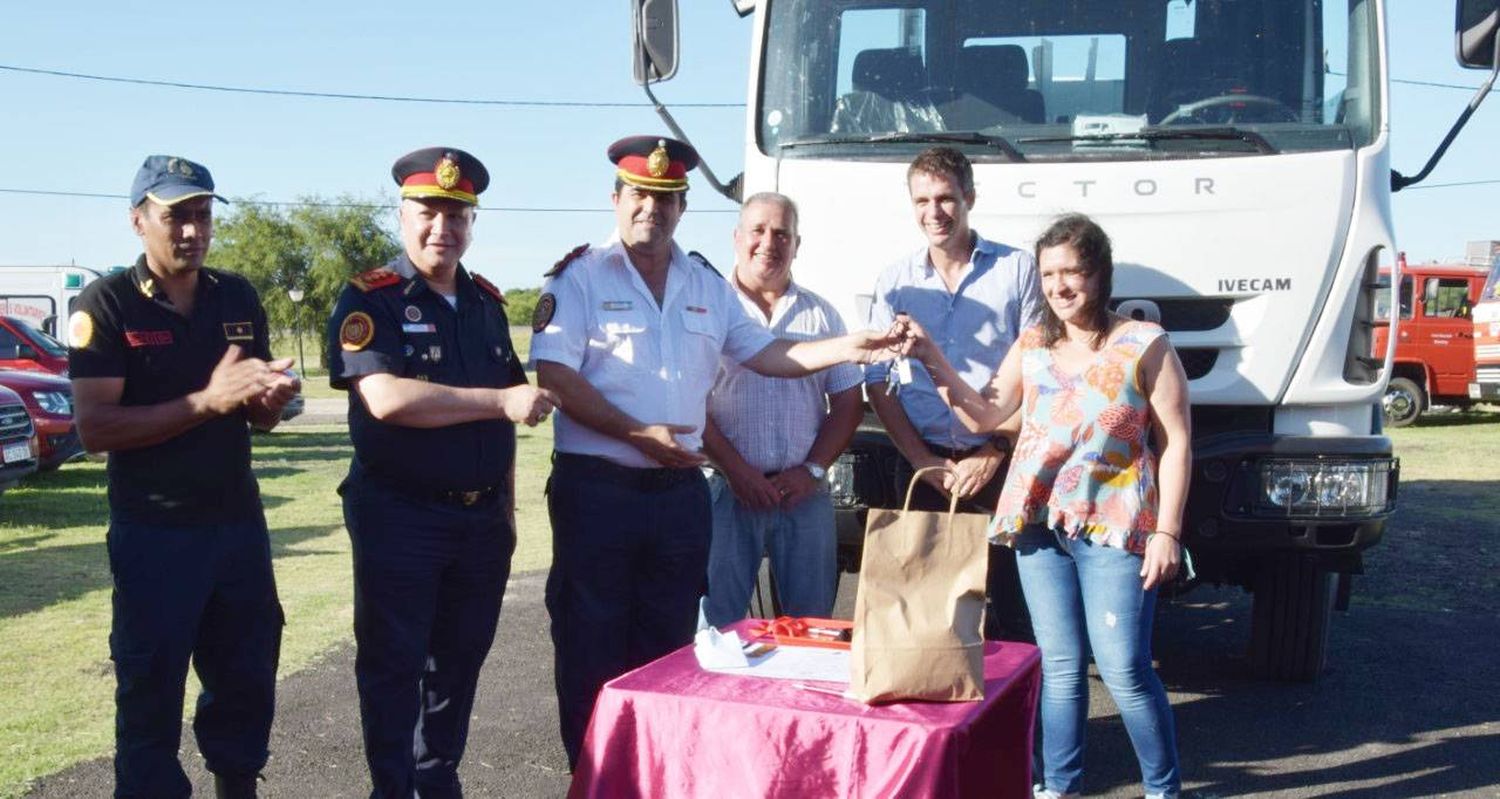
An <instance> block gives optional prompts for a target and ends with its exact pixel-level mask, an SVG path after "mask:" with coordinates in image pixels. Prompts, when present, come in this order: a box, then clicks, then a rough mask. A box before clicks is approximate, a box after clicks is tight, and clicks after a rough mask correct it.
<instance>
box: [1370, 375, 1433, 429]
mask: <svg viewBox="0 0 1500 799" xmlns="http://www.w3.org/2000/svg"><path fill="white" fill-rule="evenodd" d="M1426 406H1427V392H1425V391H1423V390H1422V387H1421V386H1419V385H1417V384H1416V382H1415V381H1413V380H1409V379H1407V378H1405V377H1393V378H1391V384H1390V385H1389V386H1387V387H1386V389H1385V397H1384V398H1382V399H1381V401H1380V407H1381V409H1382V410H1384V411H1385V424H1386V426H1387V427H1406V426H1407V425H1409V424H1411V423H1412V422H1415V421H1416V420H1417V419H1418V418H1419V417H1421V415H1422V409H1423V408H1425V407H1426Z"/></svg>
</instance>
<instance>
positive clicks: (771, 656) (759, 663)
mask: <svg viewBox="0 0 1500 799" xmlns="http://www.w3.org/2000/svg"><path fill="white" fill-rule="evenodd" d="M748 660H749V665H747V666H733V667H731V666H705V667H704V668H706V669H708V670H709V671H716V672H719V673H720V674H738V675H741V676H744V677H766V678H768V679H772V680H815V681H820V682H833V683H839V684H842V685H848V684H849V650H847V649H823V648H820V647H814V646H778V647H776V648H775V649H773V650H771V651H770V652H767V653H766V654H764V655H760V656H757V657H752V658H749V659H748Z"/></svg>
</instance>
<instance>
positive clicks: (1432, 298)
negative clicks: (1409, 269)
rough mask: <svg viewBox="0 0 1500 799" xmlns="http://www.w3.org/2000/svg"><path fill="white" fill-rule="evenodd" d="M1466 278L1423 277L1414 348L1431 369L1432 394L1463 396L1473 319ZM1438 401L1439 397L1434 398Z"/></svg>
mask: <svg viewBox="0 0 1500 799" xmlns="http://www.w3.org/2000/svg"><path fill="white" fill-rule="evenodd" d="M1469 283H1470V281H1469V280H1468V278H1463V277H1427V278H1425V279H1424V281H1423V287H1422V299H1421V304H1420V307H1419V309H1418V314H1419V320H1418V322H1417V324H1415V325H1413V326H1412V327H1413V328H1415V331H1414V333H1415V334H1416V335H1417V336H1419V340H1418V343H1417V347H1418V351H1419V353H1420V354H1421V356H1422V360H1424V361H1426V362H1427V365H1428V366H1429V367H1430V368H1431V369H1432V375H1433V383H1434V385H1432V386H1431V387H1430V389H1429V390H1430V393H1431V394H1432V395H1433V396H1434V397H1441V396H1445V395H1446V396H1453V395H1458V396H1466V395H1467V393H1468V384H1469V379H1470V376H1471V375H1472V373H1473V371H1474V322H1473V321H1472V319H1471V318H1470V312H1469V309H1470V308H1472V307H1473V298H1472V297H1471V288H1470V285H1469ZM1434 401H1438V402H1441V400H1434Z"/></svg>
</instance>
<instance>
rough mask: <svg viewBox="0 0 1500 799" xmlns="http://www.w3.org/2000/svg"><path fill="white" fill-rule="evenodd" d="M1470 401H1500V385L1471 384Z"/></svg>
mask: <svg viewBox="0 0 1500 799" xmlns="http://www.w3.org/2000/svg"><path fill="white" fill-rule="evenodd" d="M1469 399H1471V400H1479V401H1480V402H1492V401H1496V400H1500V383H1470V384H1469Z"/></svg>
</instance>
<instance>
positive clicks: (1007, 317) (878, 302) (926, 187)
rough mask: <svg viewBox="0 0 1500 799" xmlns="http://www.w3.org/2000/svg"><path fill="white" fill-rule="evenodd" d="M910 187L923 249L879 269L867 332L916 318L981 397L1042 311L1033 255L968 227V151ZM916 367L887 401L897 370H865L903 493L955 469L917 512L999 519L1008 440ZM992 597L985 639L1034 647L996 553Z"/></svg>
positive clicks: (1009, 562) (939, 156)
mask: <svg viewBox="0 0 1500 799" xmlns="http://www.w3.org/2000/svg"><path fill="white" fill-rule="evenodd" d="M906 182H907V189H908V191H909V192H910V194H911V202H912V210H913V212H914V213H915V216H916V221H917V224H918V226H920V227H921V229H922V233H923V235H925V236H926V237H927V246H926V247H924V248H922V249H921V250H918V251H917V252H914V253H912V254H911V255H910V256H907V257H906V258H903V259H901V260H900V261H898V262H896V263H894V264H892V265H891V266H890V267H888V268H887V269H886V270H885V271H884V272H883V273H881V275H880V279H879V280H878V281H876V284H875V299H874V302H873V304H872V305H871V307H870V320H869V327H870V328H871V329H872V330H885V329H887V328H889V326H890V325H891V323H892V322H893V321H894V320H895V317H896V314H898V313H905V314H908V315H909V316H911V317H912V318H913V319H915V320H916V321H917V322H918V323H919V324H921V325H922V327H923V328H925V329H926V330H927V332H928V334H929V335H931V336H932V338H933V339H934V340H935V341H937V342H938V343H939V344H940V345H941V346H942V348H943V354H944V355H946V356H947V358H948V360H949V361H950V362H951V363H953V365H954V366H955V367H957V368H958V370H959V373H960V374H962V375H963V378H964V382H966V383H968V384H969V385H970V386H973V387H974V388H975V389H977V390H981V391H982V390H983V389H984V387H985V386H986V385H988V384H989V382H990V379H991V378H992V377H993V376H994V374H995V371H996V370H997V369H999V367H1000V362H1001V361H1002V360H1004V359H1005V353H1006V352H1008V351H1009V350H1010V347H1011V345H1012V344H1014V343H1015V340H1016V337H1017V336H1019V335H1020V333H1021V330H1022V328H1024V327H1025V326H1026V325H1028V324H1031V323H1032V321H1033V320H1034V317H1035V313H1036V311H1037V308H1038V307H1039V305H1040V303H1041V290H1040V284H1039V280H1038V278H1037V272H1036V262H1035V259H1033V258H1032V256H1031V253H1029V252H1026V251H1025V250H1018V249H1015V248H1014V247H1009V246H1006V245H1004V244H1000V243H998V242H993V241H989V240H987V239H985V238H984V237H982V236H980V235H979V234H978V233H977V232H975V231H974V229H973V228H971V227H970V226H969V211H970V210H972V209H973V207H974V198H975V195H974V168H973V166H972V165H971V164H970V163H969V159H968V158H967V157H965V156H964V155H963V153H960V152H958V151H957V150H954V149H953V148H950V147H933V148H931V149H929V150H926V151H924V152H922V153H921V154H920V155H918V156H917V157H916V159H915V160H913V161H912V163H911V166H910V167H909V168H908V169H907V173H906ZM911 371H912V375H911V377H912V380H911V383H910V384H908V385H905V386H901V387H900V389H899V391H898V392H895V393H887V391H886V381H887V379H888V377H889V372H890V366H889V365H888V364H875V365H873V366H871V367H870V368H867V369H866V370H865V383H866V384H867V385H868V386H869V389H868V393H869V397H870V404H871V405H872V406H873V407H874V409H875V414H876V415H877V416H879V417H880V421H881V423H882V424H883V425H884V426H885V429H886V432H887V433H888V434H889V435H890V437H891V442H892V443H894V444H895V445H896V449H897V450H899V451H900V452H901V455H902V456H903V457H904V458H905V461H906V462H905V463H903V464H901V467H904V468H898V470H897V474H896V481H897V485H898V489H899V493H900V495H904V493H905V487H906V483H907V482H909V481H910V479H911V475H912V473H913V472H914V471H915V470H916V469H921V468H926V467H931V466H940V467H944V468H946V469H947V471H943V472H928V473H926V474H924V475H923V476H922V481H923V483H922V484H921V485H919V486H918V488H917V491H916V492H915V493H914V495H913V498H912V507H914V508H923V509H929V510H947V509H948V503H949V499H950V498H951V497H952V496H954V495H957V496H958V497H959V500H960V501H959V510H960V511H963V512H969V513H984V514H993V513H994V511H995V503H996V501H997V500H998V499H999V496H1000V487H1001V484H1002V483H1003V481H1004V477H1005V472H1004V470H1003V469H1001V466H1002V464H1003V462H1004V460H1005V452H1006V451H1008V449H1009V443H1008V442H1007V441H1006V440H1005V439H999V440H993V439H992V438H991V437H990V436H986V435H982V434H975V433H971V432H969V431H968V430H967V429H966V428H965V427H964V426H963V424H962V423H960V422H959V421H958V419H957V418H956V417H955V416H954V415H953V411H951V410H950V409H949V408H948V406H947V404H946V403H944V402H943V400H942V398H941V397H939V396H938V393H937V389H936V388H935V387H934V386H933V384H932V378H931V377H930V376H928V374H927V372H926V370H925V369H923V367H922V365H921V364H920V363H917V362H915V361H913V362H911ZM1011 436H1012V437H1013V436H1014V434H1013V433H1012V434H1011ZM989 593H990V603H991V604H990V612H989V613H987V614H986V620H985V626H986V630H985V634H986V636H987V637H990V638H1001V637H1003V638H1007V639H1011V640H1029V639H1030V638H1031V624H1030V620H1029V619H1028V617H1027V615H1026V607H1025V601H1024V600H1023V599H1022V598H1021V590H1020V583H1019V580H1018V578H1017V576H1016V565H1015V554H1014V552H1012V551H1011V550H1010V549H1008V548H1005V547H991V552H990V569H989Z"/></svg>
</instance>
